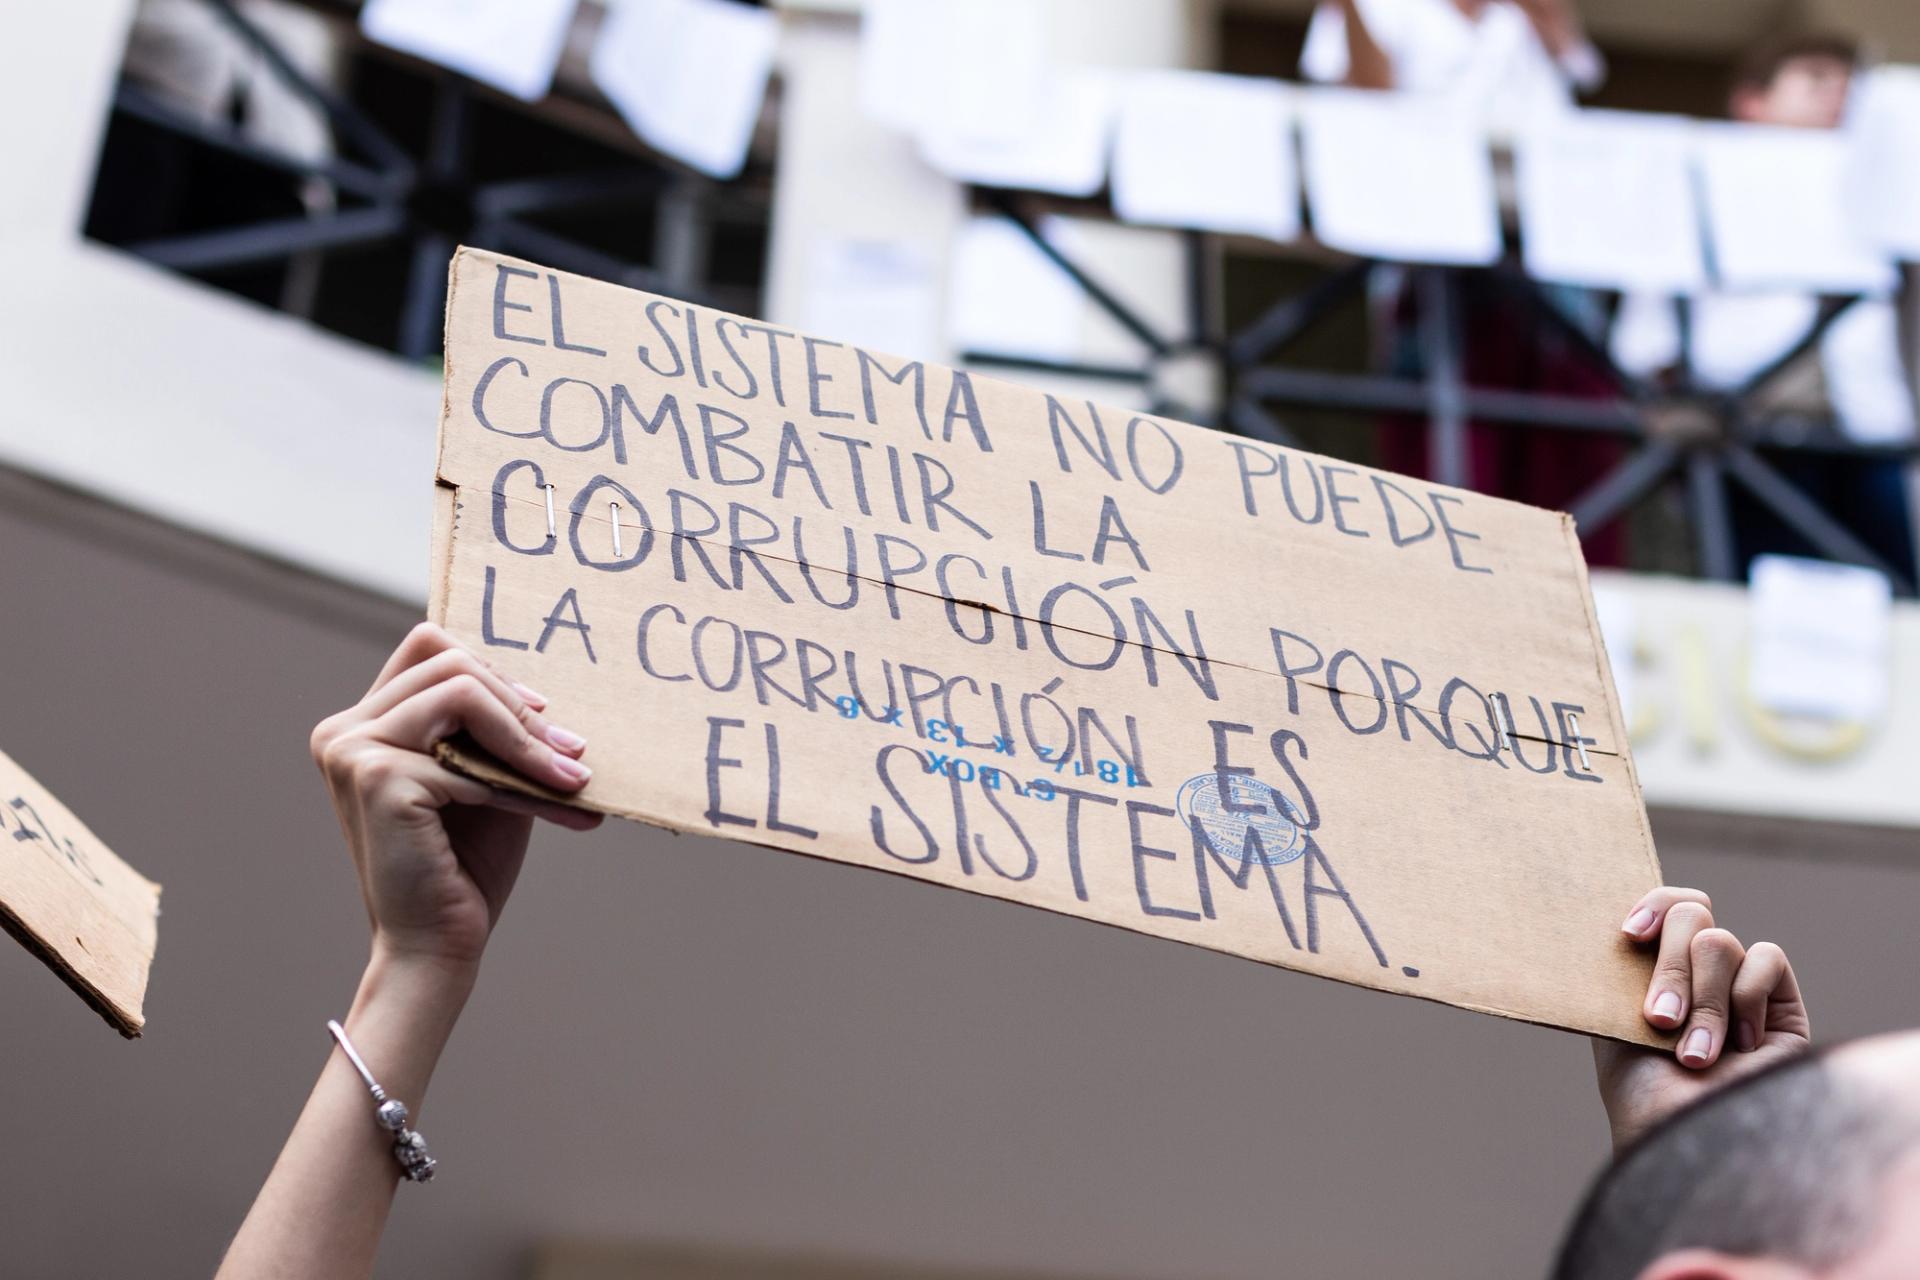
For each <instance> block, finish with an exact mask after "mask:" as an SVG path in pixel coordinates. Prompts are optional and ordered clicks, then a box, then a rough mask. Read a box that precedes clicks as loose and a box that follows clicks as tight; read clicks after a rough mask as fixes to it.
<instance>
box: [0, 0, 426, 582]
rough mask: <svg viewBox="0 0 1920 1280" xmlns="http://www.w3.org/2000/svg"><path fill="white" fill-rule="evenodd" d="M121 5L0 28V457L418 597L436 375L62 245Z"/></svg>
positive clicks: (34, 17)
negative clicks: (4, 32) (0, 280)
mask: <svg viewBox="0 0 1920 1280" xmlns="http://www.w3.org/2000/svg"><path fill="white" fill-rule="evenodd" d="M132 8H133V6H132V4H131V3H129V2H127V0H116V2H115V3H95V4H83V5H37V6H32V7H31V8H30V9H26V10H23V11H22V15H21V16H17V17H13V18H10V19H9V20H8V38H7V39H6V40H5V41H0V50H4V52H0V58H3V59H4V60H5V61H4V63H0V165H4V166H5V168H6V171H7V172H8V173H10V174H15V175H21V176H17V177H16V178H15V179H12V180H9V181H8V182H6V183H4V184H0V262H4V263H5V264H6V269H5V284H4V286H0V287H4V288H5V290H6V293H7V294H8V295H9V300H10V302H11V305H9V306H7V307H6V308H5V310H4V311H0V316H4V319H0V463H4V464H7V465H10V466H14V467H19V468H22V469H25V470H28V471H31V472H35V473H37V474H40V475H44V476H48V477H51V478H53V479H56V480H59V481H61V482H62V483H65V484H68V485H72V486H74V487H76V488H79V489H82V490H85V491H87V492H89V493H94V494H97V495H99V496H102V497H105V498H109V499H111V500H113V501H116V502H120V503H124V504H126V505H127V506H130V507H133V508H135V509H136V510H140V511H144V512H148V513H150V514H153V515H156V516H160V517H162V518H164V519H167V520H170V521H173V522H175V523H178V524H180V525H182V526H184V527H187V528H190V529H195V530H198V531H200V532H203V533H208V534H211V535H213V536H215V537H219V538H222V539H225V540H227V541H230V542H233V543H235V544H237V545H239V546H243V547H247V548H249V549H251V550H254V551H257V552H260V553H262V554H265V555H268V556H272V557H275V558H279V559H283V560H286V561H288V562H290V563H293V564H295V565H298V566H300V567H302V568H306V569H310V570H314V571H316V572H319V573H323V574H326V575H329V576H332V577H337V578H340V579H342V580H345V581H347V582H351V583H353V584H355V585H357V586H361V587H364V588H367V589H369V590H373V591H378V592H381V593H383V594H385V595H389V596H392V597H394V598H396V599H404V600H410V601H411V600H424V598H425V594H426V578H427V572H426V571H427V530H428V519H427V503H426V496H427V492H428V486H429V485H430V484H431V483H432V479H433V439H434V431H435V424H436V423H437V421H438V416H439V405H440V389H439V374H438V370H437V369H431V370H430V369H424V368H416V367H410V366H409V365H407V364H406V363H404V362H402V361H400V360H398V359H397V358H395V357H391V356H387V355H384V354H381V353H379V352H376V351H373V350H371V349H369V348H367V347H364V346H361V345H360V344H358V343H353V342H348V341H346V340H344V339H341V338H336V337H334V336H332V335H329V334H327V333H324V332H322V331H320V330H317V329H315V328H314V327H313V326H311V325H308V324H306V323H304V322H302V321H299V320H296V319H293V318H291V317H288V316H284V315H280V314H277V313H275V312H272V311H269V310H267V309H265V308H262V307H259V306H255V305H254V304H252V303H249V302H245V301H242V300H240V299H238V298H234V297H231V296H229V295H226V294H223V293H220V292H218V291H216V290H213V289H209V288H205V287H203V286H201V285H198V284H196V283H194V282H193V281H191V280H187V279H185V278H183V277H180V276H176V275H173V274H170V273H167V272H163V271H159V270H156V269H154V268H151V267H148V266H146V265H144V264H142V263H140V262H138V261H137V260H135V259H133V258H131V257H129V256H128V255H126V254H123V253H119V252H117V251H114V250H111V249H107V248H104V247H101V246H98V245H93V244H88V243H83V242H82V241H81V240H80V237H79V230H78V229H79V227H80V224H81V222H82V220H83V218H84V216H85V210H86V207H87V203H88V200H89V198H90V195H91V187H92V179H93V167H94V163H95V160H96V158H97V156H98V153H99V141H100V134H101V131H102V127H103V125H104V123H105V119H106V103H107V100H108V97H109V95H110V94H111V91H112V86H113V82H114V78H115V74H116V72H117V69H118V66H119V60H120V53H121V48H122V44H123V42H124V32H125V26H126V23H127V21H128V19H129V17H130V15H131V12H132ZM25 175H31V177H30V179H29V178H28V177H26V176H25Z"/></svg>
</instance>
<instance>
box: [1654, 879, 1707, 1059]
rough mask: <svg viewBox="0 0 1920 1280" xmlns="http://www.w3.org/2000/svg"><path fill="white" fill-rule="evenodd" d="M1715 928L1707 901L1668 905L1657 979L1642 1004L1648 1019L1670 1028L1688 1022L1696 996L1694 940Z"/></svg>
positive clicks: (1656, 963)
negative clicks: (1691, 1003) (1694, 991)
mask: <svg viewBox="0 0 1920 1280" xmlns="http://www.w3.org/2000/svg"><path fill="white" fill-rule="evenodd" d="M1712 927H1713V912H1712V910H1711V909H1709V908H1708V907H1707V906H1706V905H1705V904H1704V903H1701V902H1698V901H1695V900H1692V899H1688V900H1686V901H1684V902H1676V903H1674V904H1673V905H1672V906H1670V907H1668V908H1666V910H1665V911H1664V912H1663V913H1662V917H1661V921H1660V957H1659V959H1657V960H1655V961H1654V964H1653V981H1652V982H1650V983H1648V984H1647V998H1646V1001H1645V1003H1644V1004H1643V1005H1642V1006H1641V1008H1642V1012H1643V1013H1644V1014H1645V1015H1646V1019H1647V1021H1648V1022H1651V1023H1652V1024H1653V1025H1654V1026H1656V1027H1659V1028H1660V1029H1661V1030H1663V1031H1670V1030H1672V1029H1673V1028H1675V1027H1677V1026H1679V1025H1680V1024H1681V1023H1682V1022H1684V1021H1686V1017H1687V1002H1688V1001H1689V1000H1691V999H1692V997H1693V939H1694V936H1695V935H1696V934H1698V933H1699V932H1700V931H1701V930H1703V929H1711V928H1712Z"/></svg>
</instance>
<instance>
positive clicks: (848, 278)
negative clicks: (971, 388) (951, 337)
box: [802, 239, 946, 360]
mask: <svg viewBox="0 0 1920 1280" xmlns="http://www.w3.org/2000/svg"><path fill="white" fill-rule="evenodd" d="M807 266H808V272H807V292H806V297H805V302H804V304H803V306H804V311H805V314H804V320H803V322H802V327H803V328H805V329H806V330H807V331H808V332H809V333H817V334H821V335H822V336H824V337H828V338H832V339H834V340H835V341H837V342H845V343H848V344H851V345H853V346H858V347H865V348H867V349H868V350H869V351H884V352H887V353H888V354H890V355H899V356H910V357H912V358H913V359H915V360H943V359H945V358H946V356H945V353H944V352H942V351H941V350H939V349H938V329H939V323H940V281H939V279H938V277H937V276H936V275H935V273H934V267H933V260H932V257H931V255H930V254H929V253H928V251H927V248H926V247H925V246H924V245H922V244H919V243H917V242H915V241H911V240H894V239H871V240H860V239H835V240H826V241H822V242H821V243H819V244H817V245H815V246H814V250H813V253H812V255H811V257H810V258H809V260H808V264H807Z"/></svg>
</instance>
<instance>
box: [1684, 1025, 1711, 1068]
mask: <svg viewBox="0 0 1920 1280" xmlns="http://www.w3.org/2000/svg"><path fill="white" fill-rule="evenodd" d="M1712 1048H1713V1032H1711V1031H1709V1030H1707V1029H1706V1028H1705V1027H1695V1028H1694V1029H1693V1030H1692V1032H1690V1033H1689V1034H1688V1036H1687V1044H1686V1047H1685V1048H1684V1049H1682V1050H1680V1060H1681V1061H1682V1062H1696V1063H1698V1062H1705V1061H1706V1060H1707V1053H1708V1052H1709V1051H1710V1050H1711V1049H1712Z"/></svg>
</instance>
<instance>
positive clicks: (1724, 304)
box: [1612, 33, 1915, 575]
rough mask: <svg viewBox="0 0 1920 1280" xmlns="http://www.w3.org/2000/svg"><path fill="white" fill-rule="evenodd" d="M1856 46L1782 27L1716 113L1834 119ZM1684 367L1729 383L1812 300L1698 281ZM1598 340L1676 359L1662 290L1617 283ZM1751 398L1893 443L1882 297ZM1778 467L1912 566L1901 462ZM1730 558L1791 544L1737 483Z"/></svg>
mask: <svg viewBox="0 0 1920 1280" xmlns="http://www.w3.org/2000/svg"><path fill="white" fill-rule="evenodd" d="M1858 64H1859V55H1858V51H1857V49H1856V47H1855V46H1854V44H1853V43H1852V42H1851V41H1850V40H1848V39H1846V38H1845V37H1842V36H1835V35H1827V34H1818V33H1815V34H1802V35H1791V36H1787V37H1783V38H1779V39H1776V40H1773V41H1770V42H1768V43H1766V44H1763V45H1761V46H1759V47H1758V48H1757V49H1755V50H1754V51H1753V52H1752V53H1750V54H1749V55H1748V56H1747V57H1746V58H1745V59H1744V60H1743V61H1742V63H1741V65H1740V67H1739V69H1738V71H1737V72H1736V74H1735V78H1734V83H1733V87H1732V91H1731V92H1730V93H1729V95H1728V99H1727V113H1728V115H1729V116H1731V117H1732V118H1733V119H1735V120H1737V121H1740V122H1742V123H1745V124H1752V125H1764V126H1769V127H1773V128H1793V129H1837V128H1839V127H1840V126H1841V125H1842V124H1843V123H1844V122H1845V120H1846V116H1847V106H1848V100H1849V96H1850V94H1851V91H1852V87H1853V82H1854V77H1855V73H1856V71H1857V68H1858ZM1689 310H1690V322H1691V329H1692V340H1691V344H1690V345H1691V350H1690V351H1689V352H1688V353H1687V354H1688V355H1689V356H1690V360H1689V363H1690V365H1691V370H1692V375H1693V378H1694V380H1695V381H1696V382H1698V383H1699V384H1700V385H1702V386H1704V387H1706V388H1708V389H1709V390H1715V391H1731V390H1734V389H1736V388H1738V387H1740V386H1741V385H1743V384H1744V383H1745V382H1746V381H1747V380H1748V379H1749V378H1751V377H1752V376H1753V375H1755V374H1757V373H1758V372H1760V371H1761V370H1762V369H1764V368H1766V367H1767V366H1768V365H1770V364H1772V363H1773V362H1774V361H1776V360H1778V359H1779V358H1780V357H1781V356H1782V355H1784V354H1786V353H1787V352H1788V351H1789V350H1791V349H1792V347H1793V346H1794V344H1795V343H1797V342H1799V341H1800V339H1801V338H1802V337H1803V336H1804V335H1805V334H1806V333H1807V332H1808V331H1809V330H1811V329H1812V327H1813V325H1814V323H1815V321H1816V319H1817V317H1818V315H1819V312H1820V300H1819V299H1818V298H1817V297H1815V296H1814V295H1812V294H1808V293H1799V292H1794V291H1791V290H1764V291H1746V292H1732V291H1718V290H1710V291H1707V292H1705V293H1701V294H1697V295H1695V296H1694V297H1692V298H1691V299H1689ZM1612 350H1613V355H1614V358H1615V360H1616V361H1618V362H1619V364H1620V366H1621V367H1622V368H1623V369H1625V370H1627V371H1628V372H1630V373H1635V374H1639V375H1642V376H1647V375H1656V374H1662V373H1665V372H1666V371H1669V370H1672V369H1674V368H1676V367H1677V366H1678V365H1680V363H1681V361H1682V350H1681V329H1680V323H1679V315H1678V313H1677V311H1676V309H1675V306H1674V300H1673V299H1672V298H1670V297H1666V296H1664V295H1660V294H1629V295H1627V296H1626V297H1625V298H1623V299H1622V300H1621V306H1620V311H1619V314H1618V316H1617V318H1616V320H1615V323H1614V330H1613V338H1612ZM1756 407H1758V408H1761V409H1766V410H1773V411H1785V412H1794V413H1803V414H1811V415H1822V414H1826V413H1831V414H1832V415H1833V419H1834V421H1835V423H1836V425H1837V426H1838V427H1839V429H1840V431H1841V432H1842V434H1844V435H1845V436H1846V437H1847V438H1848V439H1850V440H1853V441H1856V442H1858V443H1862V444H1894V443H1900V442H1903V441H1907V440H1910V439H1911V438H1912V437H1913V434H1914V418H1915V414H1914V398H1913V390H1912V384H1911V383H1910V382H1909V380H1908V377H1907V371H1906V369H1905V367H1904V365H1903V362H1902V359H1901V355H1900V337H1899V323H1898V318H1897V315H1896V312H1895V309H1894V305H1893V303H1892V302H1891V301H1889V300H1886V299H1881V298H1863V299H1861V300H1860V301H1858V302H1855V303H1854V304H1853V305H1852V306H1851V307H1849V308H1848V309H1847V310H1846V311H1845V312H1844V313H1843V314H1842V315H1841V316H1840V317H1839V318H1838V319H1837V320H1835V321H1834V322H1833V324H1832V325H1830V326H1829V327H1828V329H1827V331H1826V333H1825V335H1824V336H1823V337H1822V338H1821V341H1820V343H1819V345H1818V348H1817V350H1816V351H1815V352H1814V353H1812V354H1810V355H1809V356H1808V357H1807V358H1805V359H1804V360H1801V361H1798V362H1796V363H1795V364H1794V365H1791V366H1789V367H1788V368H1787V369H1785V370H1783V371H1781V373H1780V374H1778V375H1776V377H1775V378H1773V379H1772V380H1771V384H1770V385H1769V387H1768V388H1767V389H1766V391H1765V392H1764V393H1763V395H1762V397H1761V399H1760V401H1759V403H1758V404H1757V405H1756ZM1782 470H1783V471H1784V472H1785V473H1786V474H1787V475H1788V476H1789V478H1790V479H1792V480H1793V481H1794V482H1795V483H1796V484H1798V485H1799V486H1800V487H1801V488H1802V489H1803V490H1805V491H1807V493H1808V494H1809V496H1811V497H1813V498H1814V499H1815V500H1816V501H1819V502H1820V503H1821V504H1822V505H1823V506H1824V507H1826V508H1827V510H1828V511H1829V512H1830V513H1832V514H1833V515H1835V516H1836V518H1838V519H1840V520H1841V521H1842V522H1843V523H1845V524H1847V525H1848V526H1849V527H1850V528H1851V529H1852V530H1853V531H1854V532H1855V533H1856V534H1857V535H1859V536H1860V537H1861V538H1862V539H1863V540H1864V541H1865V542H1866V543H1867V544H1868V545H1869V546H1871V547H1872V548H1873V549H1874V550H1875V551H1877V552H1879V553H1880V554H1881V555H1882V556H1883V557H1885V558H1886V559H1887V560H1888V561H1890V562H1891V563H1892V564H1893V565H1894V566H1895V567H1896V568H1899V569H1901V570H1902V571H1904V572H1906V573H1908V574H1909V575H1911V574H1912V572H1913V569H1914V546H1913V531H1912V528H1911V523H1910V517H1909V515H1908V507H1909V503H1908V499H1907V494H1906V485H1907V482H1906V475H1905V468H1904V466H1902V465H1901V464H1899V463H1897V462H1863V461H1857V460H1846V459H1841V460H1837V461H1832V462H1828V461H1825V460H1815V459H1810V458H1809V459H1797V460H1794V461H1793V462H1791V463H1788V464H1786V465H1784V466H1783V467H1782ZM1733 497H1734V501H1735V523H1736V531H1737V534H1738V542H1739V544H1740V545H1739V548H1738V549H1739V552H1740V555H1741V557H1742V559H1743V560H1745V559H1748V558H1750V557H1751V556H1753V555H1756V554H1759V553H1761V552H1763V551H1787V552H1800V551H1804V550H1805V548H1804V547H1801V546H1799V545H1798V543H1797V540H1796V539H1794V538H1793V537H1792V536H1791V535H1790V534H1787V533H1786V532H1785V530H1784V529H1783V528H1782V527H1781V526H1779V524H1778V521H1777V520H1775V519H1774V518H1773V517H1772V516H1771V515H1770V514H1767V513H1764V512H1761V511H1759V510H1758V509H1757V508H1754V507H1753V505H1752V504H1750V503H1748V502H1747V501H1746V499H1745V497H1744V495H1741V494H1735V495H1733Z"/></svg>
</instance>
